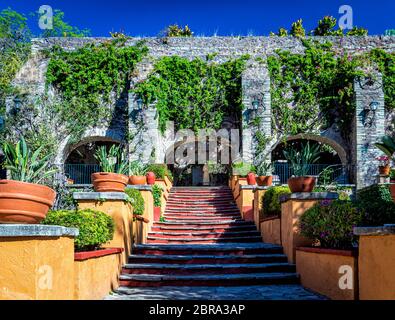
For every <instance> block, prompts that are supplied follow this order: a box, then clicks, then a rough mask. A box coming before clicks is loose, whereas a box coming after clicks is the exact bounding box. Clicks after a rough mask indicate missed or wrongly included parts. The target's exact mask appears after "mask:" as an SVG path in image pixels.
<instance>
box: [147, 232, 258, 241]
mask: <svg viewBox="0 0 395 320" xmlns="http://www.w3.org/2000/svg"><path fill="white" fill-rule="evenodd" d="M148 236H153V237H157V238H168V237H172V238H181V239H183V238H191V239H193V238H195V237H196V238H205V239H208V238H226V237H235V236H239V237H248V236H260V233H259V232H258V231H256V230H254V231H237V232H182V233H181V232H179V233H175V232H172V231H170V232H169V231H167V232H158V231H156V232H149V233H148Z"/></svg>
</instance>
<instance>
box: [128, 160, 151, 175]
mask: <svg viewBox="0 0 395 320" xmlns="http://www.w3.org/2000/svg"><path fill="white" fill-rule="evenodd" d="M146 173H147V166H146V165H144V164H143V163H141V161H139V160H135V161H132V162H131V163H130V165H129V174H130V175H131V176H144V175H145V174H146Z"/></svg>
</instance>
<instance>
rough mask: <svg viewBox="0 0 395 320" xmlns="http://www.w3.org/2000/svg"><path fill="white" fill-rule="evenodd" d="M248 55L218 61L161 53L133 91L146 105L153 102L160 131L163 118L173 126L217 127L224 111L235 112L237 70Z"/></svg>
mask: <svg viewBox="0 0 395 320" xmlns="http://www.w3.org/2000/svg"><path fill="white" fill-rule="evenodd" d="M247 59H248V56H242V57H241V58H238V59H234V60H230V61H227V62H225V63H222V64H218V63H214V62H212V61H203V60H202V59H194V60H192V61H190V60H188V59H186V58H182V57H178V56H171V57H164V58H162V59H160V60H159V61H158V62H157V63H156V64H155V67H154V71H153V73H152V74H150V75H149V77H148V79H147V80H146V81H144V82H141V83H139V84H138V85H137V86H136V88H135V90H134V92H135V93H136V94H137V95H138V96H140V97H141V98H142V99H143V102H144V103H145V104H146V105H148V104H151V103H154V102H155V103H156V108H157V110H158V113H159V126H160V129H161V131H162V132H164V131H165V129H166V122H167V121H174V123H175V125H176V126H177V129H193V130H194V131H198V130H199V129H202V128H215V129H217V128H219V127H220V125H221V123H222V121H223V118H224V115H236V116H239V114H240V112H241V110H242V108H243V106H242V98H241V73H242V71H243V70H244V68H245V64H246V60H247Z"/></svg>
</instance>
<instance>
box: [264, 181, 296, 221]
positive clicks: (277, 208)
mask: <svg viewBox="0 0 395 320" xmlns="http://www.w3.org/2000/svg"><path fill="white" fill-rule="evenodd" d="M288 193H291V190H289V187H288V186H277V187H271V188H269V189H268V190H267V191H266V192H265V194H264V196H263V197H262V208H263V215H264V216H265V217H271V216H276V215H281V203H280V196H282V195H284V194H288Z"/></svg>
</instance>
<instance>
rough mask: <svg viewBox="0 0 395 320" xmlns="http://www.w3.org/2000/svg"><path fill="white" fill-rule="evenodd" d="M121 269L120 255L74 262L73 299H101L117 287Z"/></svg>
mask: <svg viewBox="0 0 395 320" xmlns="http://www.w3.org/2000/svg"><path fill="white" fill-rule="evenodd" d="M121 268H122V254H121V253H117V254H110V255H107V256H103V257H97V258H90V259H88V260H82V261H75V263H74V275H75V276H74V279H75V280H74V299H76V300H99V299H103V298H104V297H105V296H106V295H108V294H109V293H110V292H111V291H113V290H115V289H117V288H118V287H119V280H118V279H119V275H120V271H121Z"/></svg>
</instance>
